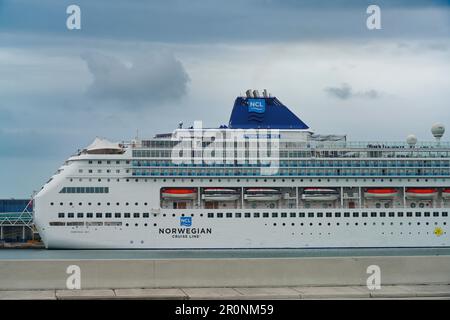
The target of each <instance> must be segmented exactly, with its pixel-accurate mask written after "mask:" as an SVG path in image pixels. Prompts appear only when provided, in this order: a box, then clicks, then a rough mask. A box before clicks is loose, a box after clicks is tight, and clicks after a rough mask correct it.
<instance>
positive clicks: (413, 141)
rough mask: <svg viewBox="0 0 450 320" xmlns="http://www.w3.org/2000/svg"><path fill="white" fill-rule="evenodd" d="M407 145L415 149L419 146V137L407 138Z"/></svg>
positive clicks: (411, 136) (411, 135) (410, 136)
mask: <svg viewBox="0 0 450 320" xmlns="http://www.w3.org/2000/svg"><path fill="white" fill-rule="evenodd" d="M406 143H407V144H408V145H409V147H410V148H414V146H415V145H416V144H417V137H416V136H415V135H413V134H410V135H409V136H407V137H406Z"/></svg>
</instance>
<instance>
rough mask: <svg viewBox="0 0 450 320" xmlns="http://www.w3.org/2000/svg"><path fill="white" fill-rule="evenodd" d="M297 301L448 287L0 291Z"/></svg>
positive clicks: (446, 292)
mask: <svg viewBox="0 0 450 320" xmlns="http://www.w3.org/2000/svg"><path fill="white" fill-rule="evenodd" d="M11 299H14V300H99V299H100V300H104V299H139V300H142V299H146V300H166V299H170V300H212V299H214V300H254V299H257V300H274V299H283V300H299V299H314V300H317V299H408V300H410V299H445V300H450V285H414V286H405V285H402V286H384V287H382V288H381V289H380V290H373V291H371V290H368V289H367V288H366V287H358V286H342V287H264V288H242V287H237V288H170V289H91V290H14V291H0V300H11Z"/></svg>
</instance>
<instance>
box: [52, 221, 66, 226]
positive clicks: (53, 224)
mask: <svg viewBox="0 0 450 320" xmlns="http://www.w3.org/2000/svg"><path fill="white" fill-rule="evenodd" d="M49 225H51V226H65V225H66V223H65V222H59V221H52V222H50V223H49Z"/></svg>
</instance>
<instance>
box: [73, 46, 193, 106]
mask: <svg viewBox="0 0 450 320" xmlns="http://www.w3.org/2000/svg"><path fill="white" fill-rule="evenodd" d="M81 57H82V59H84V60H85V61H86V63H87V66H88V69H89V72H90V73H91V74H92V76H93V79H94V80H93V82H92V83H91V84H90V85H89V87H88V89H87V94H88V96H89V97H92V98H94V99H97V100H105V101H111V100H115V101H118V102H120V103H124V105H128V106H129V105H133V106H136V107H139V106H141V105H143V104H146V105H154V104H160V103H164V102H167V101H173V100H178V99H180V98H181V97H183V96H184V95H185V94H186V92H187V85H188V82H189V81H190V78H189V75H188V74H187V72H186V70H185V69H184V67H183V65H182V63H181V62H180V61H179V60H177V59H176V58H175V57H174V56H173V54H171V53H168V52H155V53H152V54H148V55H146V56H145V57H143V58H135V59H134V60H133V61H131V62H125V61H121V60H119V59H117V58H115V57H113V56H109V55H105V54H102V53H98V52H90V53H84V54H82V55H81Z"/></svg>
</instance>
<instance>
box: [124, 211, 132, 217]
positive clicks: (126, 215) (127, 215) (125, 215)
mask: <svg viewBox="0 0 450 320" xmlns="http://www.w3.org/2000/svg"><path fill="white" fill-rule="evenodd" d="M123 216H124V218H130V216H131V214H130V213H129V212H125V213H124V214H123Z"/></svg>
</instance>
